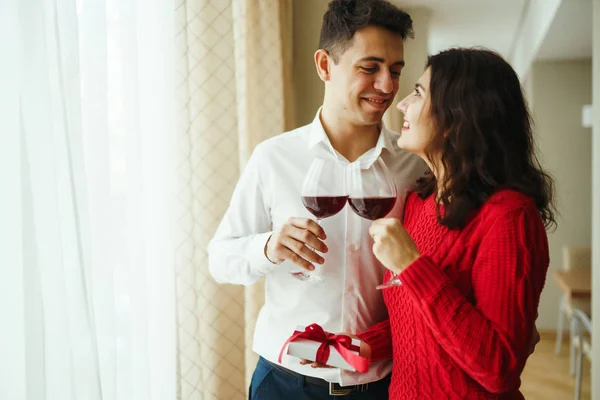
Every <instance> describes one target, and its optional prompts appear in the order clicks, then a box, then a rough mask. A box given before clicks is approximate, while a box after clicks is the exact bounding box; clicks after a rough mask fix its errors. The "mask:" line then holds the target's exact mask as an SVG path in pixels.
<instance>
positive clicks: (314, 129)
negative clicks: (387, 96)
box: [308, 107, 396, 156]
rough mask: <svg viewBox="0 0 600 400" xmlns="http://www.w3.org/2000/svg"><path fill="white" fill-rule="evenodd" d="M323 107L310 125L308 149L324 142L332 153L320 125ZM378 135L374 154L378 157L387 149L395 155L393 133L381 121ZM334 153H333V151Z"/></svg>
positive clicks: (325, 134) (323, 129) (331, 147)
mask: <svg viewBox="0 0 600 400" xmlns="http://www.w3.org/2000/svg"><path fill="white" fill-rule="evenodd" d="M322 108H323V107H319V109H318V110H317V114H316V115H315V118H314V119H313V121H312V123H311V124H310V130H309V135H308V147H309V148H313V147H314V146H316V145H317V144H319V143H321V142H326V144H327V145H328V147H329V148H330V149H331V150H332V151H334V149H333V146H331V142H330V141H329V137H328V136H327V133H325V128H323V124H322V123H321V110H322ZM380 127H381V129H380V134H379V138H378V139H377V144H376V145H375V149H374V153H375V154H377V155H378V156H379V154H381V152H382V150H383V149H387V151H389V152H390V153H391V154H392V155H394V156H395V155H396V148H395V147H394V139H395V137H394V136H395V135H394V133H393V132H392V131H391V130H389V129H388V128H387V127H386V126H385V124H384V123H383V121H381V125H380ZM334 152H335V151H334Z"/></svg>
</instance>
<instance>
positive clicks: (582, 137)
mask: <svg viewBox="0 0 600 400" xmlns="http://www.w3.org/2000/svg"><path fill="white" fill-rule="evenodd" d="M591 73H592V64H591V60H589V59H588V60H580V61H543V62H536V63H534V64H533V67H532V69H531V72H530V74H529V76H528V78H527V82H526V87H527V91H528V96H529V98H530V106H531V109H532V114H533V116H534V119H535V123H536V127H535V128H536V133H537V136H538V146H539V154H540V158H541V161H542V164H543V165H544V166H545V167H546V168H547V170H548V171H549V172H550V173H551V174H552V175H553V176H554V178H555V183H556V200H557V202H556V204H557V206H558V210H559V212H560V215H559V216H558V219H557V222H558V228H557V229H556V231H554V232H549V234H548V240H549V243H550V268H551V269H556V268H560V267H561V261H562V246H563V245H566V244H589V243H591V226H592V224H591V219H592V215H591V207H592V205H591V196H592V189H591V184H592V175H591V171H592V157H591V144H592V143H591V129H589V128H583V127H582V125H581V109H582V106H583V105H584V104H589V103H590V102H591V96H592V89H591V83H592V76H591ZM560 295H561V291H560V290H559V289H558V287H557V285H556V284H555V283H554V281H553V279H552V277H551V275H550V274H548V278H547V282H546V287H545V289H544V292H543V293H542V299H541V302H540V310H539V319H538V322H537V326H538V328H540V329H555V327H556V318H557V310H558V303H559V299H560Z"/></svg>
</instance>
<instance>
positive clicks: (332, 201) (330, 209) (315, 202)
mask: <svg viewBox="0 0 600 400" xmlns="http://www.w3.org/2000/svg"><path fill="white" fill-rule="evenodd" d="M347 199H348V196H302V203H303V204H304V207H306V209H307V210H308V211H310V213H311V214H312V215H314V216H315V217H316V218H317V219H322V218H327V217H331V216H333V215H335V214H337V213H339V212H340V211H342V208H344V206H345V205H346V200H347Z"/></svg>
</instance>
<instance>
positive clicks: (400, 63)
mask: <svg viewBox="0 0 600 400" xmlns="http://www.w3.org/2000/svg"><path fill="white" fill-rule="evenodd" d="M358 61H375V62H378V63H383V62H384V60H383V58H379V57H363V58H361V59H360V60H358ZM392 65H400V66H403V67H404V65H405V63H404V61H396V62H395V63H393V64H392Z"/></svg>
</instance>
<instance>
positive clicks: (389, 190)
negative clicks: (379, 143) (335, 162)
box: [348, 157, 401, 289]
mask: <svg viewBox="0 0 600 400" xmlns="http://www.w3.org/2000/svg"><path fill="white" fill-rule="evenodd" d="M348 177H349V178H348V193H349V197H348V204H349V205H350V208H352V210H353V211H354V212H355V213H356V214H358V215H360V216H361V217H363V218H366V219H369V220H371V221H374V220H376V219H379V218H383V217H385V216H386V215H388V214H389V212H390V211H392V209H393V208H394V205H395V204H396V195H397V193H396V185H395V184H394V179H393V178H392V176H391V174H390V171H389V170H388V168H387V166H386V165H385V162H384V161H383V159H381V157H378V158H377V159H375V160H372V159H371V160H364V161H361V162H355V163H353V164H351V165H350V169H349V173H348ZM399 285H401V282H400V280H399V279H398V277H397V276H396V275H395V274H393V273H392V279H390V280H389V281H388V282H386V283H383V284H381V285H379V286H377V289H384V288H387V287H392V286H399Z"/></svg>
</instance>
